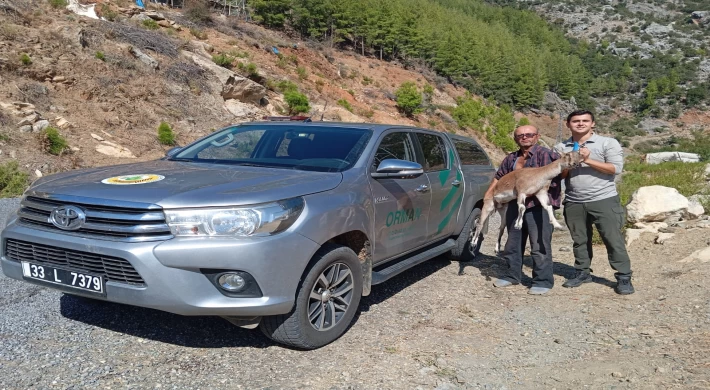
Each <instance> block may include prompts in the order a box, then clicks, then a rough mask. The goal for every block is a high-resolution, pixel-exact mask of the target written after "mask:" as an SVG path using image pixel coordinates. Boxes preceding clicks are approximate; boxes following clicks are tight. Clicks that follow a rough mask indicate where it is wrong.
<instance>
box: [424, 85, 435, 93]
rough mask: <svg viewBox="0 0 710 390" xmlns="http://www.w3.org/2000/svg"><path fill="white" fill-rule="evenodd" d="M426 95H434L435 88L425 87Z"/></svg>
mask: <svg viewBox="0 0 710 390" xmlns="http://www.w3.org/2000/svg"><path fill="white" fill-rule="evenodd" d="M424 93H425V94H427V95H433V94H434V87H432V86H431V85H429V84H427V85H425V86H424Z"/></svg>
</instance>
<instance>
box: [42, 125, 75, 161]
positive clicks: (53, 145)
mask: <svg viewBox="0 0 710 390" xmlns="http://www.w3.org/2000/svg"><path fill="white" fill-rule="evenodd" d="M40 137H41V139H42V145H43V148H44V150H45V151H46V152H49V154H53V155H55V156H59V155H60V154H61V153H62V152H64V151H65V150H66V149H68V148H69V146H68V145H67V140H66V139H64V137H62V135H61V134H59V130H57V129H55V128H54V127H47V128H46V129H44V130H43V131H42V133H41V134H40Z"/></svg>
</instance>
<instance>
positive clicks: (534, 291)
mask: <svg viewBox="0 0 710 390" xmlns="http://www.w3.org/2000/svg"><path fill="white" fill-rule="evenodd" d="M550 290H551V289H549V288H547V287H535V286H533V287H530V290H528V294H530V295H543V294H547V293H548V292H550Z"/></svg>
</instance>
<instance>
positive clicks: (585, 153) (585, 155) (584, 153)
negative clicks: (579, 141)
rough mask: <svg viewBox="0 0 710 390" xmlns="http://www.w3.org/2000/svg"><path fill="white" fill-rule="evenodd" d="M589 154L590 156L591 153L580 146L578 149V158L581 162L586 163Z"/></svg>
mask: <svg viewBox="0 0 710 390" xmlns="http://www.w3.org/2000/svg"><path fill="white" fill-rule="evenodd" d="M590 154H591V152H590V151H589V149H587V148H586V147H584V146H582V147H581V148H579V157H581V158H582V161H583V162H586V161H587V159H588V158H589V155H590Z"/></svg>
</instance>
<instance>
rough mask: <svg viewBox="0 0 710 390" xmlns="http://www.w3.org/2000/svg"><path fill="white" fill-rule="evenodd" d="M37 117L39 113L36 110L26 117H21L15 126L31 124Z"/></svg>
mask: <svg viewBox="0 0 710 390" xmlns="http://www.w3.org/2000/svg"><path fill="white" fill-rule="evenodd" d="M38 119H39V114H38V113H36V112H33V113H32V114H31V115H27V116H26V117H24V118H22V120H21V121H19V122H18V123H17V126H18V127H22V126H26V125H32V124H34V123H35V122H36V121H37V120H38Z"/></svg>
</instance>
